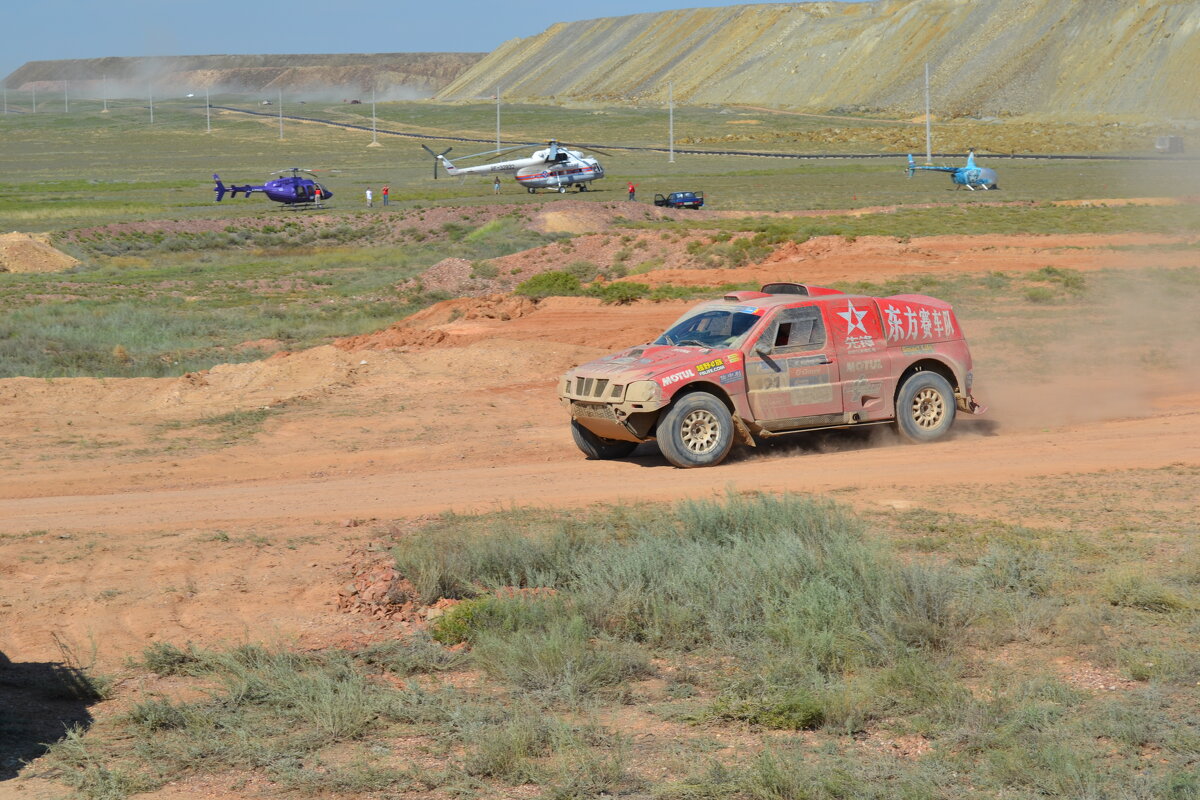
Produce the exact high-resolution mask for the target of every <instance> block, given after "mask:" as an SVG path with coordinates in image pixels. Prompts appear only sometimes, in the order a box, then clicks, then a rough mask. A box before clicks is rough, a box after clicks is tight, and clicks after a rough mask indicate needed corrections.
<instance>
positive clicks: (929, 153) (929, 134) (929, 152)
mask: <svg viewBox="0 0 1200 800" xmlns="http://www.w3.org/2000/svg"><path fill="white" fill-rule="evenodd" d="M932 163H933V128H932V123H931V122H930V117H929V62H928V61H926V62H925V164H926V165H929V164H932ZM956 188H957V187H956Z"/></svg>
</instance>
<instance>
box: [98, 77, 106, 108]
mask: <svg viewBox="0 0 1200 800" xmlns="http://www.w3.org/2000/svg"><path fill="white" fill-rule="evenodd" d="M100 94H102V95H104V110H105V111H108V76H107V75H105V76H104V77H102V78H101V79H100Z"/></svg>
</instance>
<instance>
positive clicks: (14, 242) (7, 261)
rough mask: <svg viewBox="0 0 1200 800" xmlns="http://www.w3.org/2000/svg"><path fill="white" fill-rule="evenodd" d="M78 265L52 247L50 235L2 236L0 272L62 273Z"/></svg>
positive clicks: (72, 258) (0, 238) (16, 233)
mask: <svg viewBox="0 0 1200 800" xmlns="http://www.w3.org/2000/svg"><path fill="white" fill-rule="evenodd" d="M78 263H79V260H78V259H76V258H74V257H72V256H69V255H67V254H66V253H64V252H62V251H61V250H59V249H57V248H56V247H55V246H54V245H52V244H51V243H50V235H49V234H46V233H18V232H16V231H14V232H12V233H3V234H0V272H61V271H62V270H65V269H70V268H71V267H74V266H76V265H77V264H78Z"/></svg>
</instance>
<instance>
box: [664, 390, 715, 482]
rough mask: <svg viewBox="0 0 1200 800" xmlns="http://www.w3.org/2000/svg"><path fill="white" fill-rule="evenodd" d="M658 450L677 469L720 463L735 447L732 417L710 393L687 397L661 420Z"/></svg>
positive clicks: (682, 398)
mask: <svg viewBox="0 0 1200 800" xmlns="http://www.w3.org/2000/svg"><path fill="white" fill-rule="evenodd" d="M655 437H656V438H657V439H658V449H659V450H661V451H662V454H663V456H665V457H666V459H667V461H670V462H671V463H672V464H674V465H675V466H677V467H680V468H682V469H689V468H691V467H711V466H713V465H715V464H720V463H721V462H722V461H724V460H725V456H727V455H729V449H730V448H731V447H733V417H732V416H730V414H729V409H728V408H726V407H725V404H724V403H722V402H721V401H720V400H718V399H717V398H716V397H713V396H712V395H711V394H708V393H707V392H692V393H691V394H688V395H684V396H683V397H681V398H680V399H679V400H678V401H676V403H675V405H673V406H671V408H670V410H669V411H667V413H665V414H663V415H662V416H661V417H660V418H659V420H658V428H657V429H656V430H655Z"/></svg>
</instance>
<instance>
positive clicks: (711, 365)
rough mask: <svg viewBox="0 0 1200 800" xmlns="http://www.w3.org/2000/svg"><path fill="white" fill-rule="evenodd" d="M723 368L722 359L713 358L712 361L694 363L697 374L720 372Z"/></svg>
mask: <svg viewBox="0 0 1200 800" xmlns="http://www.w3.org/2000/svg"><path fill="white" fill-rule="evenodd" d="M723 369H725V362H724V361H723V360H722V359H719V358H714V359H713V360H712V361H705V362H704V363H703V364H697V365H696V374H697V375H710V374H712V373H714V372H720V371H721V370H723Z"/></svg>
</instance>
